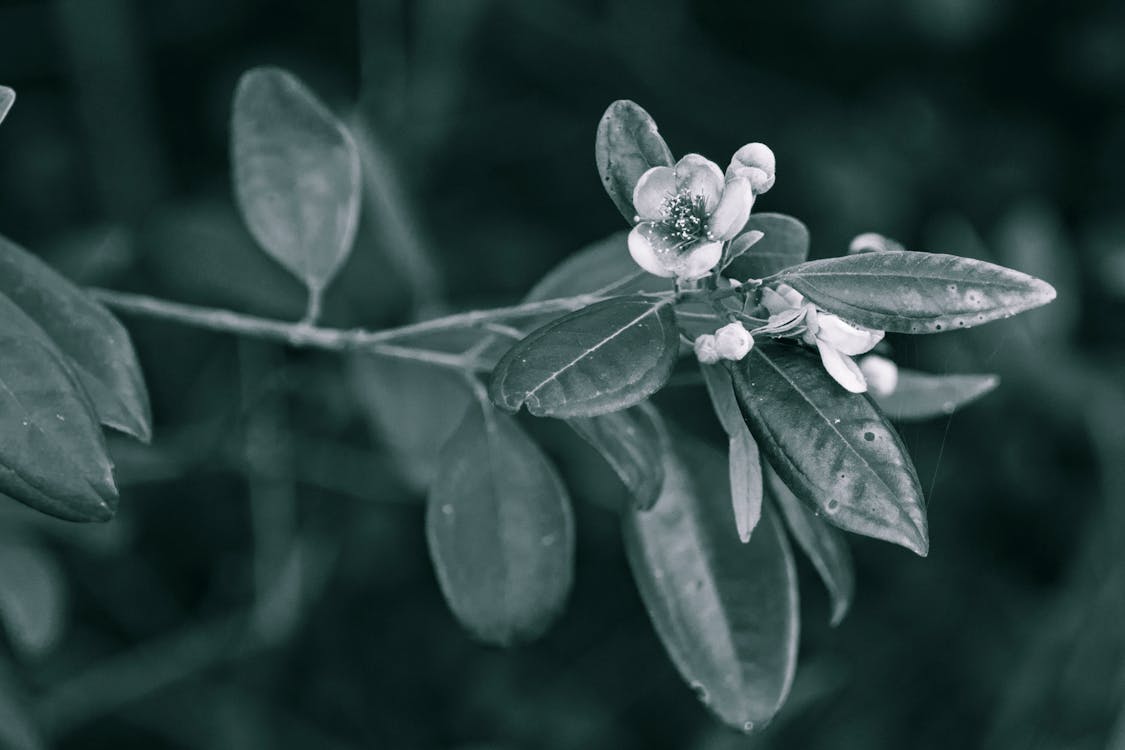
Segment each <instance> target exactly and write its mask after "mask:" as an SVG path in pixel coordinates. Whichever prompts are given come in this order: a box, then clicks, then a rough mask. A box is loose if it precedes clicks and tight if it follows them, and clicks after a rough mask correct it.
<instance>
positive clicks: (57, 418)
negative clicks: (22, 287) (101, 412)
mask: <svg viewBox="0 0 1125 750" xmlns="http://www.w3.org/2000/svg"><path fill="white" fill-rule="evenodd" d="M0 352H3V353H4V354H3V357H4V362H3V367H0V492H2V493H4V494H7V495H9V496H11V497H13V498H15V499H16V500H19V501H20V502H22V503H24V504H25V505H29V506H31V507H32V508H35V509H36V510H39V511H42V512H43V513H47V514H49V515H52V516H57V517H59V518H64V519H67V520H70V521H106V520H109V519H110V518H112V517H113V514H114V511H115V510H116V508H117V488H116V486H114V483H113V464H112V463H111V462H110V460H109V457H108V456H107V455H106V450H105V442H104V438H103V437H102V431H101V428H100V427H99V426H98V423H97V420H96V419H95V417H94V413H93V406H92V405H91V404H90V401H89V399H88V398H87V397H86V394H85V392H84V391H83V390H82V386H81V385H80V384H79V382H78V378H77V376H76V375H75V374H74V373H73V372H72V370H71V367H70V364H69V363H68V362H67V360H66V359H65V358H64V357H63V355H62V354H61V353H59V351H58V349H56V348H55V346H54V344H52V343H51V340H50V339H48V338H47V336H46V334H44V333H43V331H42V330H41V329H40V328H39V327H38V326H36V325H35V323H34V322H33V321H32V320H31V319H30V318H28V317H27V316H26V315H24V313H23V312H22V311H21V310H20V308H18V307H16V305H15V304H14V303H12V301H11V300H9V299H8V298H7V297H5V296H4V295H2V294H0Z"/></svg>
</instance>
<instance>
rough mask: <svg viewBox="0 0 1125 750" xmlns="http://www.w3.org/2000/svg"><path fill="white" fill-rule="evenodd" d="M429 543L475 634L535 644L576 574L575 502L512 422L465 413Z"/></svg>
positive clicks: (437, 488)
mask: <svg viewBox="0 0 1125 750" xmlns="http://www.w3.org/2000/svg"><path fill="white" fill-rule="evenodd" d="M426 537H427V540H428V541H429V547H430V555H431V557H432V558H433V561H434V568H435V569H436V570H437V576H438V582H439V583H440V584H441V590H442V593H443V594H445V600H446V601H447V602H448V603H449V606H450V608H451V609H452V610H453V613H454V614H455V615H456V616H457V618H458V619H459V620H460V621H461V623H462V624H463V625H464V626H465V627H466V628H468V629H469V630H470V631H471V632H472V633H473V634H474V635H476V636H477V637H478V638H481V639H482V640H484V641H487V642H489V643H497V644H500V645H508V644H510V643H514V642H516V641H526V640H530V639H532V638H534V637H536V636H538V635H539V634H540V633H542V632H543V631H544V630H545V629H546V628H547V626H548V625H549V624H550V623H551V622H552V621H553V620H554V618H555V616H556V615H558V614H559V612H560V611H561V609H562V607H563V604H564V602H565V600H566V597H567V594H568V592H569V591H570V586H571V580H572V578H573V574H574V570H573V569H574V520H573V518H572V515H571V509H570V500H569V498H568V497H567V494H566V490H565V489H564V487H563V485H562V482H561V481H560V480H559V477H558V475H557V474H556V473H555V469H554V467H553V466H551V464H550V462H549V461H548V460H547V457H546V456H544V455H543V453H542V452H541V451H540V450H539V448H538V447H536V445H535V443H534V442H533V441H532V440H531V438H530V437H529V436H528V435H527V434H526V433H525V432H524V431H523V430H522V429H520V427H519V425H518V424H517V423H516V421H515V419H513V418H512V417H509V416H507V415H505V414H501V413H497V412H496V411H494V410H493V409H492V408H491V407H488V406H487V405H482V406H481V408H477V407H476V406H470V407H469V408H468V410H467V411H466V412H465V418H464V420H463V421H462V422H461V424H460V426H458V427H457V429H456V431H455V432H454V433H453V435H452V436H451V437H450V438H449V441H448V442H447V443H446V444H445V447H444V448H442V452H441V462H440V468H439V471H438V475H437V477H436V479H435V480H434V484H433V486H432V487H431V488H430V495H429V500H428V502H427V508H426Z"/></svg>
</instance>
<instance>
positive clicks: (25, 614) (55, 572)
mask: <svg viewBox="0 0 1125 750" xmlns="http://www.w3.org/2000/svg"><path fill="white" fill-rule="evenodd" d="M65 593H66V592H65V589H64V588H63V572H62V570H60V569H59V566H58V564H57V563H56V562H55V560H54V558H52V557H51V556H50V555H49V554H48V553H47V552H46V551H44V550H42V549H40V548H39V547H37V546H32V545H30V544H25V543H22V542H19V541H15V540H5V541H4V543H3V544H0V622H2V623H3V625H4V628H5V630H7V631H8V637H9V638H11V641H12V645H13V646H14V647H15V649H16V650H17V651H19V652H21V653H24V654H27V655H28V656H38V655H39V654H42V653H44V652H46V651H47V650H49V649H50V648H51V647H52V646H53V645H54V644H55V643H56V642H57V641H58V638H59V636H60V635H61V634H62V626H63V620H64V616H65V613H64V610H65V606H66V596H65ZM2 746H3V745H0V747H2Z"/></svg>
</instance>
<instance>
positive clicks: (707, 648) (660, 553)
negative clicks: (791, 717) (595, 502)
mask: <svg viewBox="0 0 1125 750" xmlns="http://www.w3.org/2000/svg"><path fill="white" fill-rule="evenodd" d="M674 442H675V446H676V448H675V451H674V452H672V451H669V452H667V453H666V454H665V477H666V478H665V482H664V491H663V493H662V494H661V497H660V499H659V500H658V501H657V503H656V506H655V507H654V508H653V509H652V510H649V511H644V512H641V511H631V512H629V513H627V514H626V516H625V519H624V534H625V546H626V551H627V552H628V556H629V563H630V567H631V569H632V571H633V577H634V579H635V580H636V582H637V586H638V588H639V590H640V592H641V598H642V599H643V600H644V603H645V607H646V608H647V609H648V612H649V616H650V617H651V618H652V621H653V624H654V626H655V627H656V631H657V634H658V635H659V636H660V639H661V641H662V642H663V643H664V647H665V648H666V649H667V651H668V654H669V656H670V657H671V659H672V662H673V663H674V664H675V665H676V668H677V669H678V670H679V672H680V674H681V675H682V676H683V678H684V679H685V680H686V681H687V682H688V684H690V685H691V686H692V687H693V688H694V689H695V691H696V693H697V695H698V696H699V697H700V698H701V699H702V700H703V702H704V703H705V704H706V705H707V706H708V708H710V709H711V710H712V711H714V712H715V713H716V714H717V715H718V716H719V717H720V718H721V719H722V720H723V721H724V722H726V723H727V724H729V725H731V726H733V727H735V728H738V729H742V730H744V731H749V730H752V729H755V728H760V727H762V726H764V725H765V724H766V723H767V722H769V720H770V719H771V718H772V717H773V715H774V714H775V713H776V712H777V710H778V709H779V708H780V707H781V705H782V703H784V701H785V698H786V696H787V695H788V693H789V688H790V685H791V684H792V681H793V675H794V672H795V669H796V659H797V641H798V631H799V627H800V622H799V613H798V597H797V575H796V570H795V569H794V565H793V557H792V552H791V550H790V548H789V544H788V540H787V539H786V538H785V534H784V532H783V531H782V528H781V524H780V522H779V521H778V519H777V516H776V513H775V512H774V511H773V509H772V508H767V509H766V512H765V513H764V514H763V516H762V520H761V524H760V526H759V529H758V530H757V531H756V532H755V533H754V535H753V536H752V537H751V538H750V541H749V542H748V543H746V544H742V543H740V542H739V540H738V538H737V537H736V536H735V535H734V534H732V533H731V528H730V515H729V508H730V490H729V485H728V483H727V481H726V480H727V477H726V471H724V464H725V461H724V460H723V457H722V455H721V454H719V453H718V452H717V451H715V450H714V449H712V448H710V447H708V446H705V445H702V444H699V443H697V442H695V441H693V440H691V439H689V438H687V437H686V436H683V435H677V436H675V441H674Z"/></svg>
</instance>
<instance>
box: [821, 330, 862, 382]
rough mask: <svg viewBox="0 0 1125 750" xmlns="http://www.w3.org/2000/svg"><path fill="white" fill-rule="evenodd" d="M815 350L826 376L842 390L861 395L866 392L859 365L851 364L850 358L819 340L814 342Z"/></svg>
mask: <svg viewBox="0 0 1125 750" xmlns="http://www.w3.org/2000/svg"><path fill="white" fill-rule="evenodd" d="M816 348H817V349H819V350H820V361H821V362H822V363H824V369H825V370H828V374H829V375H831V376H832V379H833V380H835V381H836V382H837V383H839V384H840V385H842V386H843V387H844V390H847V391H850V392H852V393H863V392H864V391H866V390H867V381H866V380H865V379H864V377H863V373H862V372H861V371H860V369H859V365H857V364H856V363H855V362H853V361H852V358H851V357H849V356H847V355H844V354H841V353H840V352H838V351H837V350H836V349H834V348H832V347H831V346H829V345H828V344H826V343H824V342H823V341H822V340H820V339H819V338H818V339H817V340H816Z"/></svg>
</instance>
